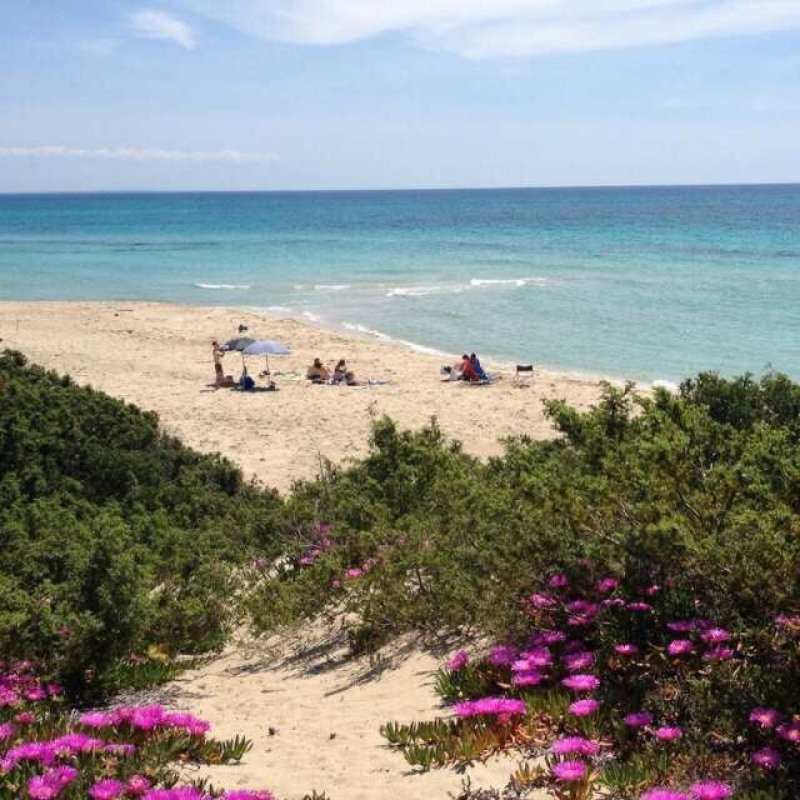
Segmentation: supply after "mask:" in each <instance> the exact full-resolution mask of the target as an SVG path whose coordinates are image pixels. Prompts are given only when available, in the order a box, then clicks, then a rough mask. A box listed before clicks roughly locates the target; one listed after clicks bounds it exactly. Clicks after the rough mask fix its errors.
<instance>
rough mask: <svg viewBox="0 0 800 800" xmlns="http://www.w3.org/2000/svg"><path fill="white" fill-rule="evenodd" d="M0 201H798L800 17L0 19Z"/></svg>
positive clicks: (405, 0) (237, 13)
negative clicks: (238, 194) (508, 189)
mask: <svg viewBox="0 0 800 800" xmlns="http://www.w3.org/2000/svg"><path fill="white" fill-rule="evenodd" d="M0 118H2V120H3V123H2V125H0V191H70V190H94V189H223V190H233V189H309V188H396V187H397V188H399V187H456V186H552V185H596V184H655V183H731V182H734V183H735V182H797V181H800V0H172V1H170V2H164V3H138V2H129V0H3V2H2V4H0Z"/></svg>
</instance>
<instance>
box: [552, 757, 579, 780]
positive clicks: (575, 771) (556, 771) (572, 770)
mask: <svg viewBox="0 0 800 800" xmlns="http://www.w3.org/2000/svg"><path fill="white" fill-rule="evenodd" d="M552 772H553V776H554V777H555V778H556V779H557V780H559V781H564V782H565V783H573V782H575V781H579V780H581V779H582V778H583V776H584V775H585V774H586V764H584V762H583V761H562V762H560V763H558V764H554V765H553V769H552Z"/></svg>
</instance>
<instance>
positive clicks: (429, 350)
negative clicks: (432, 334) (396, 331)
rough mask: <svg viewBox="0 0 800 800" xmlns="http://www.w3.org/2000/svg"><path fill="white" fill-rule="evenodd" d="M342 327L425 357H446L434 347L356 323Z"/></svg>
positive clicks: (345, 323) (347, 323)
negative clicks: (422, 354) (405, 348)
mask: <svg viewBox="0 0 800 800" xmlns="http://www.w3.org/2000/svg"><path fill="white" fill-rule="evenodd" d="M342 327H343V328H344V329H345V330H348V331H353V332H354V333H359V334H361V335H363V336H369V337H371V338H373V339H378V340H380V341H381V342H387V343H388V344H396V345H401V346H402V347H407V348H408V349H409V350H413V351H414V352H415V353H424V354H426V355H432V356H442V357H445V358H447V357H448V354H447V353H445V352H444V351H443V350H437V349H436V348H434V347H426V346H425V345H422V344H417V343H416V342H410V341H408V340H407V339H400V338H398V337H397V336H390V335H389V334H388V333H383V332H382V331H378V330H375V329H374V328H368V327H367V326H366V325H361V324H360V323H357V322H343V323H342Z"/></svg>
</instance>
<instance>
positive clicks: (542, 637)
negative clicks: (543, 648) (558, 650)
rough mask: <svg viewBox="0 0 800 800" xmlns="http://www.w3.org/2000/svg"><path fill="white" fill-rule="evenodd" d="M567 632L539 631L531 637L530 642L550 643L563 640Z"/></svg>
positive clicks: (538, 643) (565, 638)
mask: <svg viewBox="0 0 800 800" xmlns="http://www.w3.org/2000/svg"><path fill="white" fill-rule="evenodd" d="M566 640H567V634H566V633H564V632H563V631H540V632H539V633H537V634H536V636H534V637H533V639H532V641H531V644H533V645H552V644H559V643H560V642H565V641H566Z"/></svg>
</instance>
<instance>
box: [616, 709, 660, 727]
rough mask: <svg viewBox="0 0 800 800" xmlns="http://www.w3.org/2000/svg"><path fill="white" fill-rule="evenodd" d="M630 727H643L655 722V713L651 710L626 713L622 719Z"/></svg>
mask: <svg viewBox="0 0 800 800" xmlns="http://www.w3.org/2000/svg"><path fill="white" fill-rule="evenodd" d="M622 721H623V722H624V723H625V724H626V725H627V726H628V727H629V728H643V727H644V726H645V725H650V724H651V723H652V722H653V715H652V714H651V713H650V712H649V711H634V712H633V713H631V714H626V715H625V717H623V720H622Z"/></svg>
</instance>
